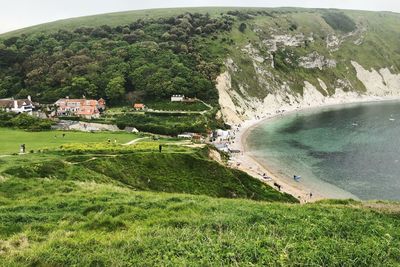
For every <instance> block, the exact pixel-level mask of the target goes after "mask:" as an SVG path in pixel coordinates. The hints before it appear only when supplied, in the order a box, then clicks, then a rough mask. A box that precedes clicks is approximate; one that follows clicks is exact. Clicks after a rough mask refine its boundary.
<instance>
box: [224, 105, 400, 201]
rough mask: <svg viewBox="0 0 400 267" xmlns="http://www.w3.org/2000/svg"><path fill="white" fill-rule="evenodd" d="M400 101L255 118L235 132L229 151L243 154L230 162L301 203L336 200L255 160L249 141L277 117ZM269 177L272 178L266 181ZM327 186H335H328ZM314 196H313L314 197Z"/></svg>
mask: <svg viewBox="0 0 400 267" xmlns="http://www.w3.org/2000/svg"><path fill="white" fill-rule="evenodd" d="M399 99H400V98H398V97H390V98H389V97H388V98H384V97H382V98H376V97H374V98H371V97H360V98H357V99H349V100H348V101H345V102H343V101H342V102H340V103H329V104H326V105H318V106H312V107H311V106H310V107H293V108H292V109H290V108H289V109H288V108H287V107H285V108H286V109H285V111H282V112H281V111H276V112H275V114H271V115H262V116H255V117H254V118H252V119H250V120H246V121H244V122H243V123H241V124H238V125H234V126H233V127H232V129H233V132H234V142H231V144H230V145H229V148H230V149H232V150H237V151H240V153H232V156H231V159H230V165H231V166H232V167H234V168H237V169H239V170H242V171H244V172H246V173H248V174H249V175H251V176H253V177H255V178H256V179H258V180H260V181H262V182H264V183H266V184H268V185H270V186H272V187H274V188H275V189H277V190H280V191H281V192H285V193H288V194H290V195H292V196H294V197H296V198H297V199H299V201H300V202H301V203H308V202H315V201H319V200H323V199H328V198H332V196H328V195H327V194H324V193H323V192H316V191H312V192H310V189H309V188H307V187H306V186H305V185H304V184H302V182H301V181H299V182H296V181H295V180H294V179H290V177H283V176H282V174H280V173H279V171H278V170H275V169H273V168H271V167H270V166H268V162H265V161H263V162H260V161H259V160H257V159H256V158H255V157H254V156H252V153H251V151H250V150H249V147H248V145H247V138H248V136H249V134H250V133H251V131H252V130H253V129H254V128H256V127H258V126H259V125H260V124H264V123H268V121H270V120H272V119H277V117H283V116H287V115H290V114H293V113H296V112H301V111H306V110H311V109H318V108H325V107H333V106H340V105H346V104H357V103H368V102H380V101H398V100H399ZM266 177H268V178H267V179H266ZM327 186H331V185H330V184H327ZM310 193H311V194H312V196H310Z"/></svg>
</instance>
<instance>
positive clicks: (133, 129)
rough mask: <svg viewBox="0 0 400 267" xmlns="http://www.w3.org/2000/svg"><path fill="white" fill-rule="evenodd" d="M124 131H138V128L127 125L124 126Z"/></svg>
mask: <svg viewBox="0 0 400 267" xmlns="http://www.w3.org/2000/svg"><path fill="white" fill-rule="evenodd" d="M124 131H125V132H128V133H138V132H139V130H138V129H136V128H135V127H129V126H127V127H125V129H124Z"/></svg>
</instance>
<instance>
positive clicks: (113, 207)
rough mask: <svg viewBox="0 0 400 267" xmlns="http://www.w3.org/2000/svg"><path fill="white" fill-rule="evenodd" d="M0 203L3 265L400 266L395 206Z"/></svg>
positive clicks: (98, 194) (106, 191)
mask: <svg viewBox="0 0 400 267" xmlns="http://www.w3.org/2000/svg"><path fill="white" fill-rule="evenodd" d="M0 203H1V205H0V252H1V253H0V266H357V267H360V266H398V265H399V263H400V249H399V248H400V219H399V216H398V212H399V206H398V205H395V204H384V203H381V204H374V203H371V204H361V203H356V202H348V204H344V205H339V204H309V205H293V204H271V203H265V202H264V203H262V202H253V201H246V200H226V199H214V198H209V197H202V196H190V195H179V194H166V193H145V192H134V191H132V190H130V189H127V188H123V187H119V186H114V185H107V184H98V183H93V182H74V181H62V180H57V179H16V178H13V179H8V180H5V181H3V182H2V183H1V186H0ZM344 203H346V202H344ZM368 206H371V207H368Z"/></svg>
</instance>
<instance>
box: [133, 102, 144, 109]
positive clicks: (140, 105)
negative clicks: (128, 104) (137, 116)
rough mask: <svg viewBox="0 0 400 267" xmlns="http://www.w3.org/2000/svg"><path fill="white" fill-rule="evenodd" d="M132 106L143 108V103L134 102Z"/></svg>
mask: <svg viewBox="0 0 400 267" xmlns="http://www.w3.org/2000/svg"><path fill="white" fill-rule="evenodd" d="M133 107H134V108H144V107H145V105H144V104H140V103H136V104H134V105H133Z"/></svg>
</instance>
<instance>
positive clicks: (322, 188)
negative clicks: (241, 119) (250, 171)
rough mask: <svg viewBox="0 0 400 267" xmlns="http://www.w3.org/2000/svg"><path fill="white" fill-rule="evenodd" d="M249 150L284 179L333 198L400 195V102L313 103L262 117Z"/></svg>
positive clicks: (249, 140) (391, 197)
mask: <svg viewBox="0 0 400 267" xmlns="http://www.w3.org/2000/svg"><path fill="white" fill-rule="evenodd" d="M246 145H247V149H248V151H249V153H250V154H251V156H252V157H254V158H255V159H256V160H257V161H258V162H260V163H261V164H264V165H265V166H266V167H267V168H268V169H270V170H273V172H274V174H275V175H279V176H280V177H281V178H282V179H287V180H288V181H289V180H290V182H294V179H293V178H294V176H300V177H301V178H300V179H298V181H297V182H296V183H298V185H299V187H302V188H303V189H305V190H309V191H310V193H313V192H315V193H320V194H322V195H324V196H326V197H329V198H353V199H361V200H397V201H398V200H400V102H398V101H390V102H387V101H385V102H374V103H362V104H351V105H341V106H332V107H325V108H318V109H309V110H306V111H300V112H297V113H291V114H288V115H284V116H281V117H275V118H273V119H270V120H267V121H265V122H262V123H261V124H259V125H258V126H257V127H255V128H254V129H253V130H252V131H251V132H250V133H249V135H248V137H247V139H246Z"/></svg>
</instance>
